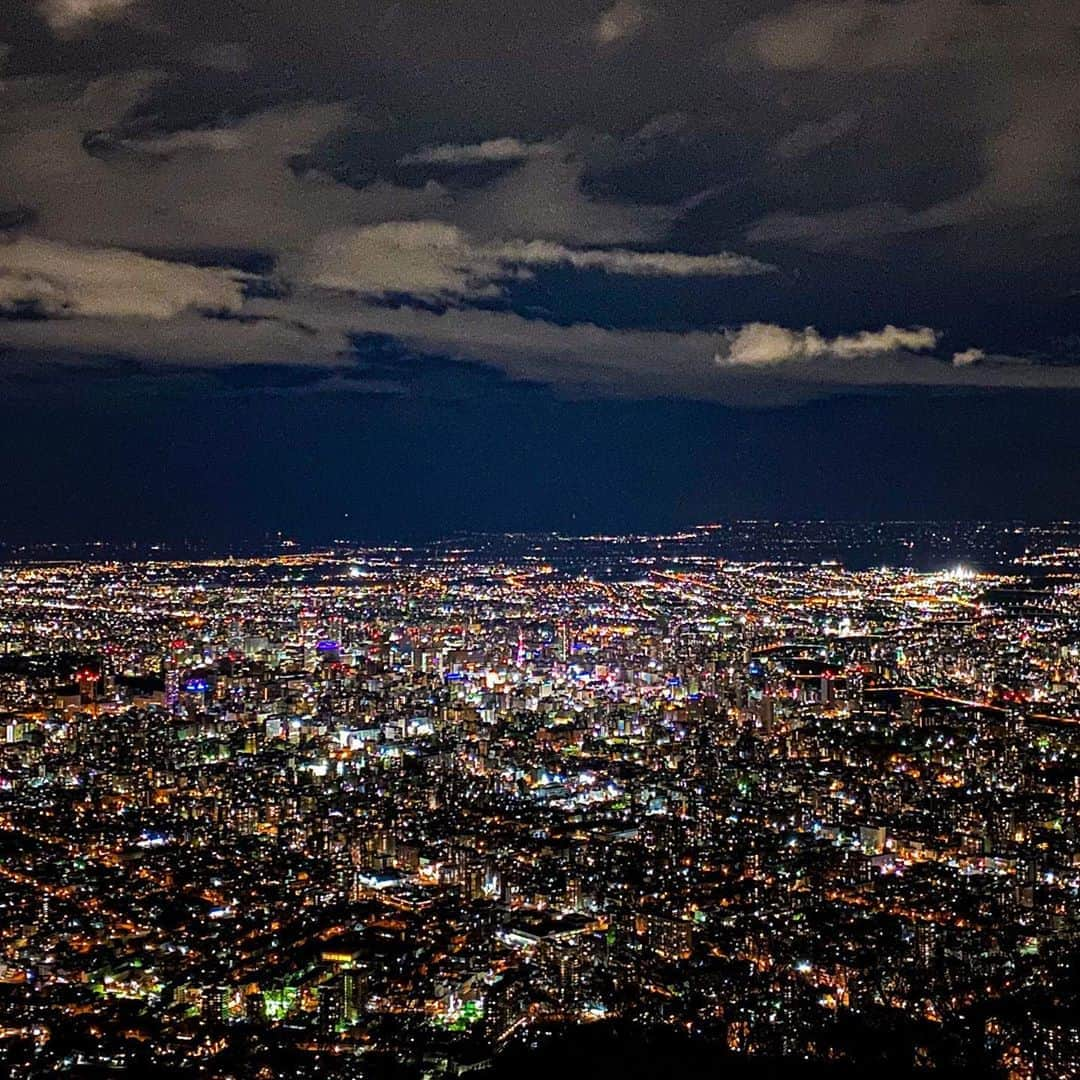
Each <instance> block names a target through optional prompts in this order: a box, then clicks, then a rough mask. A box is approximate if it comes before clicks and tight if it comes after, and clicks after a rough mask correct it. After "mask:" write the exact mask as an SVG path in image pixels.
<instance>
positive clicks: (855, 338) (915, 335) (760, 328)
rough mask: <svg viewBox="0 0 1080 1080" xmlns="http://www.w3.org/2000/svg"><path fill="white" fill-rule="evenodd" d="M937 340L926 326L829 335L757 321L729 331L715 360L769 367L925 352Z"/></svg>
mask: <svg viewBox="0 0 1080 1080" xmlns="http://www.w3.org/2000/svg"><path fill="white" fill-rule="evenodd" d="M937 339H938V334H937V332H936V331H934V330H931V329H930V328H929V327H927V326H920V327H914V328H912V329H902V328H900V327H897V326H892V325H889V326H885V327H884V328H882V329H881V330H862V331H860V332H859V333H857V334H849V335H840V336H838V337H834V338H827V337H824V336H823V335H822V334H821V333H819V332H818V331H817V330H815V329H814V327H812V326H808V327H806V328H805V329H803V330H789V329H788V328H787V327H783V326H775V325H773V324H772V323H760V322H755V323H747V324H746V325H745V326H742V327H740V328H739V329H737V330H730V331H727V332H726V333H725V334H724V342H723V345H722V346H721V348H720V349H719V350H718V351H717V354H716V360H717V363H718V364H721V365H726V366H734V367H769V366H772V365H777V364H786V363H790V362H792V361H805V360H819V359H823V358H833V359H840V360H850V359H860V358H865V357H870V356H875V355H879V354H891V353H899V352H912V353H913V352H926V351H927V350H929V349H932V348H933V347H934V346H935V345H936V344H937Z"/></svg>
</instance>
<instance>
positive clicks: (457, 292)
mask: <svg viewBox="0 0 1080 1080" xmlns="http://www.w3.org/2000/svg"><path fill="white" fill-rule="evenodd" d="M12 7H14V5H7V6H5V9H4V11H3V12H0V41H3V42H5V43H7V46H8V48H7V49H6V50H3V49H0V65H2V67H0V72H3V75H4V78H3V82H2V91H3V103H4V111H3V113H2V115H0V157H2V160H3V164H4V168H3V170H2V171H0V235H2V236H3V238H4V239H3V240H2V242H0V313H3V314H4V316H5V322H4V323H3V325H2V326H0V344H7V345H9V346H11V347H14V348H18V349H19V350H22V351H23V352H24V353H25V352H26V351H28V350H31V351H32V350H34V349H35V348H40V349H43V350H52V351H54V352H60V353H62V354H64V355H67V356H73V357H74V356H96V355H110V356H126V357H133V358H138V359H140V360H142V361H145V362H147V363H150V364H153V365H157V366H158V367H159V368H161V369H168V370H171V369H172V368H173V367H174V366H175V365H176V364H192V365H196V366H207V367H214V368H218V369H221V368H224V367H228V366H230V365H251V366H252V367H253V369H255V370H258V371H263V370H265V369H266V368H267V367H271V368H275V369H280V370H281V371H282V372H288V373H289V374H287V375H283V376H282V381H281V385H282V386H289V385H296V386H308V385H315V384H320V385H321V383H322V382H323V380H322V379H321V378H316V377H314V376H313V377H312V379H310V380H306V379H297V378H294V376H293V374H292V372H293V371H294V370H295V369H296V368H297V367H298V366H299V367H305V368H320V369H323V370H324V371H326V370H329V371H341V372H347V371H348V370H349V369H350V366H352V365H355V364H356V356H355V350H354V349H353V348H352V346H351V344H350V342H351V341H353V340H355V335H357V334H360V335H372V334H374V335H388V336H390V337H392V338H393V339H395V340H400V341H402V342H405V343H406V344H407V346H408V348H409V349H410V350H411V352H410V355H412V356H414V357H416V363H417V364H418V365H423V364H424V363H425V360H424V359H423V358H424V357H425V356H429V355H431V356H446V355H449V356H455V357H458V358H461V359H463V360H467V361H469V362H482V363H487V364H492V365H495V366H497V367H499V368H501V369H502V370H503V371H505V372H507V373H508V374H510V375H511V376H512V377H514V378H518V379H525V380H533V381H543V382H550V383H552V384H555V385H558V386H563V387H578V388H580V387H583V386H587V387H589V388H591V389H592V390H594V391H598V392H604V393H615V394H631V395H632V394H642V395H686V396H693V397H704V398H719V399H723V400H729V401H738V402H742V403H747V402H749V403H755V404H757V403H760V402H762V401H779V400H790V399H793V398H798V397H800V396H814V395H816V394H819V393H821V392H831V391H834V390H839V389H849V388H852V387H856V388H857V387H874V386H881V385H913V386H924V385H943V386H958V387H975V386H1002V387H1008V386H1017V387H1020V386H1024V387H1027V386H1047V387H1065V386H1069V387H1071V386H1074V385H1080V373H1074V371H1073V370H1071V369H1070V368H1069V367H1067V366H1065V367H1062V366H1059V365H1048V364H1046V363H1041V362H1033V363H1028V364H1018V363H1016V362H1015V360H1014V359H1012V358H1014V357H1016V356H1018V355H1024V356H1028V357H1030V358H1032V359H1034V360H1035V361H1039V360H1041V359H1043V358H1045V357H1046V356H1048V355H1050V353H1051V352H1052V349H1051V346H1050V342H1049V341H1048V340H1047V332H1046V331H1045V329H1039V328H1036V327H1032V326H1031V325H1029V324H1028V322H1024V321H1022V320H1020V319H1014V320H1013V323H1012V324H1011V325H1009V326H1005V327H1004V329H1003V327H1002V320H1003V319H1004V318H1005V316H1004V315H1002V314H1001V313H1002V311H1008V310H1011V308H1009V307H1008V305H1004V306H1002V305H998V310H997V314H996V316H991V314H990V313H989V312H988V313H987V318H986V320H982V319H981V318H980V305H982V304H985V303H986V299H985V297H986V296H987V295H989V291H990V289H991V286H992V290H993V291H994V294H995V295H999V296H1005V297H1008V296H1010V295H1014V296H1016V297H1018V298H1019V297H1021V296H1022V297H1024V298H1025V302H1026V298H1027V297H1028V296H1029V295H1032V294H1034V295H1036V296H1037V294H1038V292H1039V290H1044V291H1045V292H1046V293H1047V295H1049V294H1050V293H1051V292H1052V291H1054V290H1056V291H1057V293H1058V294H1062V293H1064V292H1067V290H1068V288H1069V287H1075V280H1076V276H1077V275H1078V270H1080V268H1078V267H1077V265H1076V263H1077V259H1076V255H1075V243H1074V241H1075V234H1076V231H1077V227H1078V224H1080V206H1078V191H1080V187H1078V184H1077V170H1078V164H1080V162H1078V146H1080V130H1078V113H1080V78H1078V74H1080V72H1078V57H1080V42H1078V40H1077V38H1078V33H1080V14H1078V10H1077V6H1076V5H1075V4H1074V3H1072V2H1070V0H1034V2H1031V3H989V2H980V0H933V2H931V0H895V2H888V3H886V2H884V0H837V2H816V0H809V2H802V3H794V4H792V3H787V2H781V0H777V2H749V0H748V2H745V3H732V4H716V3H714V2H708V3H706V2H696V0H689V2H684V3H679V4H676V3H664V2H659V0H657V2H649V3H646V2H638V0H613V2H598V3H582V2H580V0H556V2H547V3H541V4H535V5H530V6H528V7H523V6H522V5H506V4H505V3H494V2H490V3H489V2H476V0H472V2H469V3H464V2H461V3H458V2H446V3H441V4H438V5H418V4H397V3H387V2H382V3H358V2H356V0H348V2H346V0H316V2H313V3H309V4H306V5H295V4H292V3H288V4H286V3H284V2H278V0H263V2H261V3H252V4H239V3H230V2H224V3H223V2H221V0H188V2H187V3H185V4H183V5H178V4H176V3H174V2H172V0H168V2H166V0H38V2H36V3H31V4H27V5H19V6H18V10H9V9H10V8H12ZM942 236H946V237H947V238H948V239H947V243H946V244H941V243H939V242H937V241H939V240H940V238H941V237H942ZM928 238H934V240H935V243H936V247H935V249H934V250H933V252H932V253H931V252H930V249H929V248H928V246H927V245H928V243H929V240H928ZM808 252H812V253H817V254H816V255H815V256H814V257H813V258H812V259H811V258H809V257H808V255H807V253H808ZM916 263H917V264H918V265H919V273H920V275H921V276H922V278H923V279H925V297H926V299H923V297H922V294H920V293H919V291H918V290H915V289H912V288H910V287H907V286H905V285H903V284H902V282H904V281H907V280H910V277H911V266H912V265H913V264H916ZM598 275H599V276H601V277H603V278H604V279H605V281H609V282H611V283H612V284H611V288H610V289H609V290H608V293H607V297H606V299H605V300H604V301H603V302H602V303H597V304H596V305H594V307H593V308H592V309H591V310H585V311H582V310H581V309H580V304H579V303H578V302H577V298H578V297H580V296H581V295H584V294H585V293H586V292H587V290H588V289H589V288H590V286H589V282H590V280H592V279H593V278H596V277H597V276H598ZM871 278H872V279H873V280H874V281H875V282H876V283H877V282H881V283H884V289H882V288H879V287H877V285H875V289H874V292H875V301H874V303H875V305H876V306H875V310H876V309H877V308H881V311H880V314H879V315H875V317H874V318H873V320H872V321H867V308H868V306H869V305H867V304H866V302H865V301H864V300H863V299H861V298H860V295H859V290H858V289H857V288H851V289H850V290H849V292H850V299H849V300H848V301H847V302H846V306H845V301H844V299H843V296H840V295H838V294H839V292H840V291H841V288H842V287H840V288H838V284H837V283H838V282H840V283H848V282H850V283H853V284H854V285H858V284H859V283H860V280H861V281H863V282H865V281H868V280H870V279H871ZM541 279H542V286H541V285H540V284H539V282H540V280H541ZM619 281H633V282H636V283H638V285H639V286H640V289H641V292H640V293H639V295H641V296H648V295H651V296H653V298H654V299H653V300H652V302H651V304H650V303H646V304H645V305H644V308H642V305H641V304H638V305H637V306H636V308H635V310H634V311H629V310H623V309H620V308H619V307H618V304H617V302H616V301H615V300H614V299H613V298H614V297H615V296H617V294H618V289H617V288H616V285H617V283H618V282H619ZM791 282H797V288H792V287H791ZM890 283H891V285H890ZM541 287H542V289H543V290H546V292H545V298H544V310H543V317H538V314H537V312H536V311H531V310H526V308H525V307H523V306H522V303H523V301H522V300H521V298H522V297H523V296H525V295H526V294H528V292H529V290H530V289H533V290H534V291H535V290H536V289H537V288H541ZM921 287H922V285H920V288H921ZM706 288H707V289H708V290H709V295H715V297H716V300H715V303H714V304H713V305H712V306H711V308H710V310H708V311H707V312H702V313H698V314H695V315H694V316H693V317H692V318H683V319H682V321H681V322H680V319H679V318H675V317H673V316H672V314H671V312H672V311H675V312H678V311H689V310H691V308H692V307H693V305H692V304H691V302H690V297H691V296H693V295H696V294H697V293H698V292H699V291H700V290H702V289H706ZM648 289H652V290H653V291H652V293H651V294H650V293H648V292H647V290H648ZM725 289H726V290H728V291H725ZM965 289H966V290H967V291H965ZM680 290H681V292H680ZM942 295H946V296H948V298H949V303H950V304H951V305H952V306H953V308H954V309H955V310H956V311H957V312H958V313H959V315H958V316H957V325H958V326H960V327H962V329H963V335H964V336H963V338H961V337H960V336H958V334H957V332H956V331H955V330H954V329H953V327H952V326H951V325H950V324H949V315H948V312H943V311H942V310H941V307H942V305H941V304H940V303H938V302H937V301H936V299H935V297H936V296H942ZM736 297H738V300H737V301H736ZM815 298H819V299H820V302H821V307H822V310H826V309H827V310H828V312H829V314H828V316H827V317H824V325H822V323H821V319H819V316H818V315H817V314H815V313H814V311H813V308H814V306H815ZM389 299H394V300H395V302H394V303H387V301H388V300H389ZM398 300H405V301H407V302H405V303H398V302H397V301H398ZM1017 307H1018V308H1019V307H1020V302H1019V300H1017ZM807 309H810V310H809V311H808V310H807ZM642 310H645V311H649V310H652V311H654V312H655V316H654V318H653V321H652V324H651V325H650V324H649V323H648V320H643V319H642V317H641V311H642ZM695 310H696V309H695ZM736 310H737V311H738V314H737V315H736V314H734V312H735V311H736ZM1055 311H1056V312H1057V314H1056V315H1055V318H1056V319H1057V322H1056V324H1054V325H1053V326H1051V327H1050V330H1051V331H1052V333H1053V334H1054V335H1056V336H1057V337H1062V336H1067V335H1068V333H1070V332H1073V331H1075V325H1074V320H1075V306H1074V308H1073V309H1068V310H1066V309H1063V308H1058V309H1055ZM995 318H996V322H994V321H993V320H994V319H995ZM811 322H813V324H814V325H810V324H811ZM992 323H993V325H991V324H992ZM815 326H821V329H820V330H818V329H815ZM954 355H955V356H956V357H957V359H956V362H955V363H954V362H953V357H954Z"/></svg>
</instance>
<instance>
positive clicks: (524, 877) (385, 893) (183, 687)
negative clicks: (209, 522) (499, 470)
mask: <svg viewBox="0 0 1080 1080" xmlns="http://www.w3.org/2000/svg"><path fill="white" fill-rule="evenodd" d="M1055 551H1058V549H1057V548H1048V549H1047V550H1046V552H1044V555H1045V564H1044V565H1033V564H1034V563H1036V562H1037V560H1038V558H1039V555H1038V552H1033V551H1031V550H1026V551H1025V552H1023V553H1022V555H1021V556H1018V559H1019V558H1022V559H1024V560H1025V562H1024V563H1023V565H1021V564H1020V563H1019V562H1017V564H1016V565H1005V566H1001V567H995V568H993V569H989V570H986V571H984V572H979V573H976V572H974V571H970V570H962V569H960V570H957V569H953V570H948V571H936V572H916V571H913V570H902V569H887V568H884V569H882V568H878V569H865V570H847V569H844V567H843V566H841V565H840V564H839V563H836V562H826V563H821V562H794V561H783V560H778V559H776V558H770V559H769V560H767V561H758V562H753V561H747V560H745V559H744V560H740V561H728V560H725V559H724V558H720V557H717V556H716V555H715V554H711V553H709V551H708V550H707V545H703V544H702V543H701V538H700V536H697V535H695V534H690V535H688V536H686V537H675V538H672V537H667V538H635V540H634V542H632V543H624V542H623V541H621V540H619V539H617V538H614V539H612V538H607V539H604V540H595V541H590V540H578V541H573V542H571V541H560V542H559V543H558V544H555V543H554V542H551V543H548V542H546V541H544V540H525V539H519V540H517V541H515V543H514V544H512V545H506V546H500V545H498V544H494V543H475V544H470V543H464V542H463V543H461V544H460V545H458V546H453V545H439V546H437V547H432V548H430V549H425V550H422V551H413V550H408V549H393V548H384V549H379V550H371V549H368V550H362V551H360V550H354V551H335V552H319V553H314V554H296V553H290V554H284V555H273V556H266V557H260V558H244V559H226V560H214V561H184V562H170V561H165V560H159V561H144V562H136V563H132V562H123V563H120V562H107V561H93V562H85V561H81V562H51V563H11V564H9V565H6V566H3V567H0V883H2V888H0V1066H2V1067H3V1068H4V1069H5V1070H7V1072H8V1073H10V1075H12V1076H24V1077H37V1076H44V1075H51V1074H54V1073H57V1072H60V1073H64V1074H70V1075H79V1073H80V1070H83V1071H86V1072H87V1073H88V1074H90V1073H93V1074H94V1075H96V1074H97V1072H98V1071H102V1070H109V1071H110V1073H109V1074H111V1075H115V1074H116V1073H117V1072H124V1071H127V1072H130V1073H132V1074H134V1075H142V1073H141V1072H140V1071H139V1070H145V1069H146V1068H147V1067H150V1066H151V1065H152V1066H153V1068H155V1069H156V1070H158V1073H159V1074H161V1075H167V1074H168V1073H169V1071H170V1070H172V1071H175V1072H176V1073H177V1074H184V1075H187V1074H188V1073H191V1074H192V1075H196V1074H198V1075H208V1076H267V1077H275V1076H290V1075H296V1076H308V1075H340V1076H368V1075H372V1074H373V1073H375V1072H379V1071H380V1070H387V1069H389V1070H391V1071H392V1072H393V1074H394V1075H401V1074H402V1073H401V1071H402V1070H405V1072H406V1073H407V1074H408V1075H414V1076H417V1077H420V1076H435V1075H439V1074H449V1075H461V1074H463V1073H465V1072H470V1071H476V1070H482V1069H484V1068H486V1067H488V1066H490V1065H491V1064H492V1062H494V1063H496V1065H497V1063H498V1061H499V1060H500V1057H501V1056H502V1055H505V1054H507V1053H511V1052H515V1051H516V1050H520V1049H521V1048H523V1047H525V1048H527V1047H528V1046H529V1045H531V1044H532V1042H534V1041H535V1040H537V1039H538V1038H540V1037H541V1036H542V1035H543V1036H544V1037H547V1036H549V1035H550V1033H552V1032H557V1031H560V1030H568V1029H572V1028H575V1027H577V1026H578V1025H584V1024H622V1025H634V1026H640V1027H641V1028H642V1029H645V1028H648V1027H667V1028H671V1029H672V1030H675V1031H678V1032H679V1033H681V1034H682V1035H684V1036H685V1037H687V1038H693V1039H700V1040H705V1041H708V1042H710V1043H712V1044H713V1045H715V1047H716V1052H717V1054H718V1055H723V1056H729V1055H746V1056H748V1057H753V1056H757V1057H760V1058H767V1059H789V1060H791V1061H795V1060H803V1061H807V1060H808V1061H813V1062H817V1063H835V1064H836V1065H837V1067H838V1068H840V1067H843V1066H845V1065H846V1066H849V1067H852V1068H863V1067H866V1066H867V1064H868V1063H873V1062H875V1061H878V1060H880V1058H881V1055H882V1054H884V1053H887V1054H888V1056H889V1060H890V1062H891V1063H892V1064H893V1065H897V1064H898V1063H899V1064H901V1065H903V1066H905V1067H910V1068H912V1069H923V1068H925V1069H933V1068H937V1069H939V1070H953V1071H962V1070H964V1069H966V1070H968V1071H969V1072H971V1074H973V1075H998V1076H1001V1077H1009V1078H1014V1080H1066V1078H1069V1077H1075V1076H1077V1075H1080V980H1078V979H1077V972H1078V971H1080V963H1078V962H1077V961H1078V959H1080V909H1078V904H1077V900H1078V890H1080V578H1077V577H1075V576H1074V574H1073V572H1072V570H1071V569H1070V568H1069V567H1068V566H1065V565H1063V561H1062V560H1063V559H1064V556H1061V557H1058V556H1057V555H1055V554H1054V552H1055ZM1059 555H1060V552H1059ZM185 1070H186V1071H187V1072H185ZM394 1070H396V1072H395V1071H394Z"/></svg>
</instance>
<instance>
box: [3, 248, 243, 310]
mask: <svg viewBox="0 0 1080 1080" xmlns="http://www.w3.org/2000/svg"><path fill="white" fill-rule="evenodd" d="M241 302H242V294H241V284H240V282H239V281H238V280H237V277H236V275H234V274H230V273H228V272H226V271H223V270H216V269H203V268H200V267H195V266H185V265H182V264H179V263H170V262H163V261H161V260H159V259H149V258H147V257H146V256H144V255H139V254H137V253H135V252H132V251H118V250H105V249H92V248H78V247H73V246H72V245H70V244H58V243H53V242H50V241H47V240H35V239H30V238H23V239H19V240H16V241H14V242H12V243H8V244H2V245H0V311H12V310H15V309H18V308H21V307H25V306H32V307H35V308H37V309H39V310H40V311H42V312H44V313H45V314H48V315H52V316H67V317H72V316H84V317H88V318H146V319H169V318H172V317H173V316H175V315H178V314H180V313H181V312H182V311H186V310H189V309H192V308H207V309H212V310H228V311H235V310H236V309H238V308H239V307H240V304H241Z"/></svg>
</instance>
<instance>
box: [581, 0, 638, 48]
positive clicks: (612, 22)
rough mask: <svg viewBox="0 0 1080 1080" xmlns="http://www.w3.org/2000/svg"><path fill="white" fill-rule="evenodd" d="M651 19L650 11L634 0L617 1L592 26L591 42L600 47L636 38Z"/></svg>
mask: <svg viewBox="0 0 1080 1080" xmlns="http://www.w3.org/2000/svg"><path fill="white" fill-rule="evenodd" d="M651 17H652V10H651V9H650V8H649V7H647V6H646V5H645V4H641V3H636V2H635V0H617V2H616V4H615V5H614V6H613V7H610V8H608V9H607V11H605V12H603V13H602V14H601V16H600V18H599V19H597V20H596V24H595V25H594V26H593V40H594V41H595V42H596V44H597V45H599V46H601V47H609V46H612V45H618V44H621V43H622V42H624V41H628V40H630V39H631V38H634V37H637V35H638V34H640V33H641V31H642V30H644V29H645V25H646V23H648V21H649V19H650V18H651Z"/></svg>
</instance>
